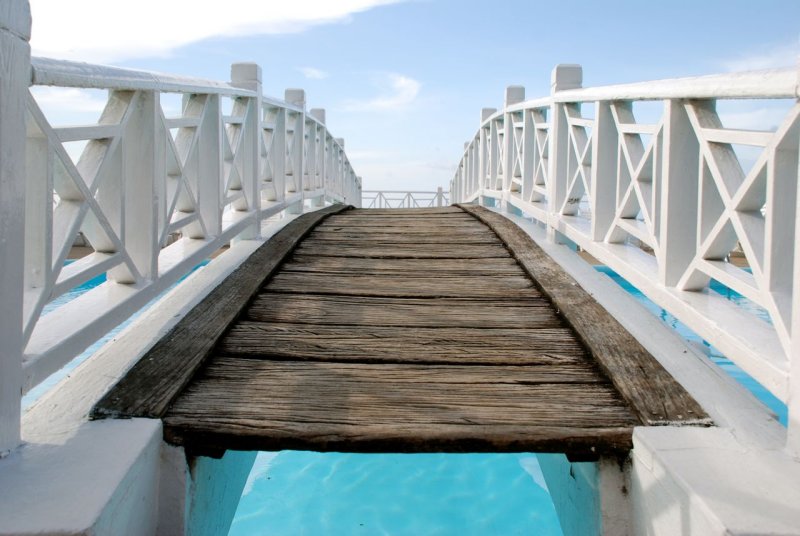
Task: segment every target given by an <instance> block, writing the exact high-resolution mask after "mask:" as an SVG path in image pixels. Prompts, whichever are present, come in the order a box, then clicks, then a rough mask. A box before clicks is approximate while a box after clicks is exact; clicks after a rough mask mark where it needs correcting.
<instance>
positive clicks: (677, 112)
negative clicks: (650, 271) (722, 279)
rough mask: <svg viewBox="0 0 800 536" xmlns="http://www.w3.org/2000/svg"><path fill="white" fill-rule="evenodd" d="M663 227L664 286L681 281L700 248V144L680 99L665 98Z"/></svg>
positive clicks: (660, 266)
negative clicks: (698, 230)
mask: <svg viewBox="0 0 800 536" xmlns="http://www.w3.org/2000/svg"><path fill="white" fill-rule="evenodd" d="M662 136H663V146H662V148H661V186H660V187H661V207H659V209H660V211H661V228H660V236H659V237H658V240H659V243H658V246H659V247H658V249H657V250H656V254H657V255H658V256H659V257H660V259H659V263H658V270H659V274H658V275H659V279H660V281H661V283H662V284H663V285H666V286H668V287H672V286H675V285H677V284H678V281H679V280H680V278H681V276H682V275H683V274H684V272H685V271H686V268H687V267H688V266H689V264H690V263H691V262H692V260H693V259H694V257H695V253H696V251H697V223H698V197H699V191H698V186H699V181H700V176H699V173H698V166H699V165H700V162H699V160H700V145H699V143H698V141H697V136H696V135H695V133H694V128H692V125H691V123H690V121H689V117H688V115H687V113H686V109H685V108H684V103H683V102H681V101H678V100H666V101H664V132H663V135H662Z"/></svg>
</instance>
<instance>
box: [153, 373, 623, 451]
mask: <svg viewBox="0 0 800 536" xmlns="http://www.w3.org/2000/svg"><path fill="white" fill-rule="evenodd" d="M254 377H255V378H258V381H253V378H254ZM562 379H563V380H568V378H567V377H566V376H563V375H561V374H559V373H550V372H548V371H546V370H545V369H543V368H541V367H496V366H490V367H483V366H471V367H458V366H452V365H451V366H444V367H436V366H416V365H374V364H372V365H363V364H343V363H299V362H288V363H283V362H275V361H258V360H252V359H235V358H218V359H215V360H214V361H213V362H212V363H211V364H210V365H209V366H208V367H207V368H205V369H204V370H203V371H202V373H201V374H200V375H199V376H198V377H197V378H196V379H195V381H194V382H193V383H192V384H191V385H190V386H189V387H188V388H187V389H186V391H185V392H184V393H183V394H182V396H181V397H180V398H179V399H178V400H177V401H176V403H175V404H174V405H173V407H172V408H171V409H170V411H169V412H168V414H167V415H166V416H165V418H164V423H165V436H166V438H167V439H168V440H169V441H171V442H174V443H176V444H191V445H192V446H193V447H194V448H196V447H197V446H198V445H202V446H203V447H205V448H214V447H216V448H246V449H264V450H278V449H286V448H300V449H309V450H318V451H328V450H345V451H348V452H373V451H386V450H389V451H391V452H430V451H445V452H478V451H492V452H506V451H517V452H518V451H540V452H541V451H556V452H563V451H565V450H568V451H570V452H572V453H577V454H580V453H586V454H589V453H594V454H595V455H596V454H598V453H609V452H613V453H619V452H621V451H627V450H628V449H629V448H630V446H631V439H630V438H631V427H632V426H634V425H635V424H636V423H637V421H636V419H635V417H634V416H633V415H632V414H631V413H630V411H629V410H628V409H627V408H626V406H625V404H624V403H623V402H622V401H621V400H620V398H619V395H618V394H617V393H616V392H615V391H614V390H613V389H611V388H610V387H609V386H608V385H604V384H602V383H596V382H593V383H577V384H576V383H572V382H567V383H559V380H562ZM565 407H569V408H570V411H568V412H565V411H563V410H564V408H565Z"/></svg>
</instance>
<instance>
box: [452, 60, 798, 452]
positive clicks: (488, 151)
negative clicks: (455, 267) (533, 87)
mask: <svg viewBox="0 0 800 536" xmlns="http://www.w3.org/2000/svg"><path fill="white" fill-rule="evenodd" d="M581 82H582V70H581V67H580V66H577V65H560V66H558V67H556V69H555V70H554V71H553V77H552V89H553V91H552V94H551V95H550V96H549V97H545V98H542V99H536V100H528V101H526V100H525V95H524V88H520V87H510V88H509V89H508V90H507V92H506V102H505V104H504V107H503V108H502V109H501V110H500V111H497V110H495V109H484V110H483V111H482V114H481V124H480V127H479V128H478V131H477V133H476V134H475V135H474V136H473V138H472V139H471V140H470V141H469V142H468V143H466V144H465V149H464V153H463V156H462V158H461V161H460V163H459V166H458V170H457V172H456V175H455V177H454V179H453V181H452V182H451V186H450V190H451V192H453V193H452V196H453V201H454V202H478V203H482V204H485V205H489V206H497V207H499V208H501V209H502V210H508V211H514V212H521V213H524V214H525V215H526V216H528V217H530V218H532V219H534V220H536V221H538V222H540V223H541V224H543V225H544V226H546V227H547V229H548V233H549V236H550V237H551V238H552V239H554V240H556V241H567V242H569V241H571V242H574V243H575V244H577V245H578V246H579V247H580V248H582V249H584V250H585V251H587V252H588V253H590V254H591V255H592V256H594V257H595V258H597V259H598V260H599V261H600V262H602V263H603V264H606V265H608V266H609V267H611V268H612V269H613V270H615V271H616V272H618V273H620V275H622V276H623V277H625V278H626V279H627V280H628V281H629V282H630V283H631V284H633V285H634V286H636V287H637V288H639V289H640V290H641V291H642V292H644V293H645V294H646V295H647V296H648V297H649V298H650V299H651V300H653V301H654V302H656V303H657V304H659V305H660V306H661V307H663V308H665V309H666V310H668V311H670V312H671V313H672V314H674V315H675V316H676V317H677V318H678V319H679V320H681V321H682V322H684V323H685V324H687V325H688V326H689V327H690V328H692V329H693V330H694V331H696V332H697V333H698V334H700V335H701V336H703V337H704V338H705V339H706V340H708V341H709V342H711V343H712V344H714V345H715V346H717V347H718V348H719V349H720V350H721V351H722V352H723V353H724V354H725V355H726V356H728V357H729V358H730V359H732V360H733V361H734V362H735V363H737V364H738V365H739V366H740V367H741V368H742V369H744V370H745V371H746V372H748V373H749V374H750V375H752V376H753V377H754V378H755V379H756V380H758V381H759V382H761V383H762V384H763V385H764V386H765V387H766V388H767V389H769V390H770V391H771V392H772V393H773V394H775V396H777V397H778V398H780V399H781V400H783V401H785V402H787V403H789V404H790V421H791V422H794V424H792V425H790V435H791V436H795V435H797V434H800V423H797V422H795V421H797V419H798V413H799V412H800V403H798V399H800V319H798V317H800V283H798V278H800V248H798V247H797V239H798V238H800V230H796V229H798V228H800V217H798V209H797V200H798V199H799V198H800V196H798V191H797V190H798V147H799V146H800V141H799V140H800V104H798V100H797V99H798V95H800V93H798V70H797V69H792V68H789V69H772V70H766V71H757V72H747V73H731V74H721V75H712V76H702V77H695V78H681V79H674V80H660V81H654V82H643V83H636V84H626V85H618V86H607V87H599V88H582V87H581ZM721 99H789V101H788V102H787V104H786V107H787V109H788V111H787V112H786V113H785V115H784V117H783V120H782V121H781V122H780V124H778V125H777V127H773V128H769V129H767V130H755V131H754V130H743V129H736V128H726V127H725V126H724V124H723V121H722V120H721V119H720V116H719V114H718V113H717V111H716V106H715V103H716V101H717V100H721ZM644 100H657V101H662V103H663V109H662V113H661V117H660V118H659V119H658V120H657V121H656V122H655V123H641V122H638V121H637V118H636V116H635V114H634V108H633V104H634V103H635V102H638V101H644ZM587 111H588V113H587ZM767 126H768V127H769V125H767ZM739 145H749V146H754V147H757V148H760V151H761V153H760V155H759V156H758V158H756V160H755V162H754V166H753V168H752V170H751V171H750V172H745V171H744V169H746V168H747V167H748V166H743V165H742V162H741V159H740V156H739V153H737V150H736V146H739ZM737 246H740V247H741V252H742V253H741V254H742V255H743V257H744V259H743V260H744V261H746V264H748V265H749V267H748V268H747V269H745V268H742V267H739V266H737V265H736V264H734V263H732V262H729V257H730V255H731V254H732V253H735V252H734V250H735V249H737ZM712 280H717V281H719V282H721V283H722V284H723V285H725V286H727V287H729V288H730V289H732V290H734V291H735V292H738V293H739V294H741V295H742V296H744V297H746V298H747V299H749V300H750V301H751V302H753V303H754V304H755V305H756V306H758V307H760V308H762V309H763V310H764V311H766V313H767V314H768V315H769V318H770V322H766V321H764V320H762V319H761V318H759V317H758V315H756V314H753V313H752V308H751V309H750V310H745V309H744V308H742V307H739V306H736V305H734V304H732V303H731V302H730V301H728V300H727V299H725V298H724V297H722V296H720V295H719V294H717V293H716V292H714V291H713V290H711V289H710V286H709V285H710V282H711V281H712ZM793 374H794V378H795V379H794V380H792V375H793ZM795 441H796V440H795ZM796 445H798V446H800V442H797V443H796Z"/></svg>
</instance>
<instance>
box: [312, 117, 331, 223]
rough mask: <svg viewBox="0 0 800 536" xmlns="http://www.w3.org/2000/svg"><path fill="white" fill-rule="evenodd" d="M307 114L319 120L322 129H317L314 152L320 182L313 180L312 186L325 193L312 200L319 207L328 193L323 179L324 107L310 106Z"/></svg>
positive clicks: (325, 131) (325, 146)
mask: <svg viewBox="0 0 800 536" xmlns="http://www.w3.org/2000/svg"><path fill="white" fill-rule="evenodd" d="M308 115H310V116H311V117H313V118H314V119H316V120H317V121H319V122H320V124H321V125H322V130H321V131H319V142H317V146H316V152H315V154H314V159H315V174H319V178H320V182H319V184H317V183H316V182H315V183H314V188H315V189H317V188H321V189H322V190H323V191H324V192H325V193H324V194H323V195H321V196H319V197H315V198H314V201H313V204H314V206H315V207H321V206H324V205H325V195H326V194H327V193H328V192H327V183H326V181H325V173H326V172H327V170H326V166H327V163H328V159H327V158H325V155H326V148H327V139H328V133H327V127H326V126H325V109H324V108H312V109H311V110H309V112H308Z"/></svg>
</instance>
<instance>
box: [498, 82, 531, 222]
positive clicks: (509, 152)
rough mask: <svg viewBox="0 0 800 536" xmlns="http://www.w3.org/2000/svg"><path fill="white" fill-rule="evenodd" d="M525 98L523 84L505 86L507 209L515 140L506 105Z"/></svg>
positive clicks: (504, 124)
mask: <svg viewBox="0 0 800 536" xmlns="http://www.w3.org/2000/svg"><path fill="white" fill-rule="evenodd" d="M524 100H525V88H524V87H523V86H508V87H506V95H505V100H504V102H503V108H504V109H505V114H503V130H504V131H505V132H504V134H503V143H504V144H505V148H504V149H503V201H502V208H503V210H504V211H509V210H510V207H509V205H508V196H509V195H511V187H512V185H513V181H514V167H515V163H516V152H517V142H516V140H515V139H514V128H515V127H514V117H513V114H511V113H509V111H508V107H509V106H512V105H514V104H517V103H520V102H522V101H524Z"/></svg>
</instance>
